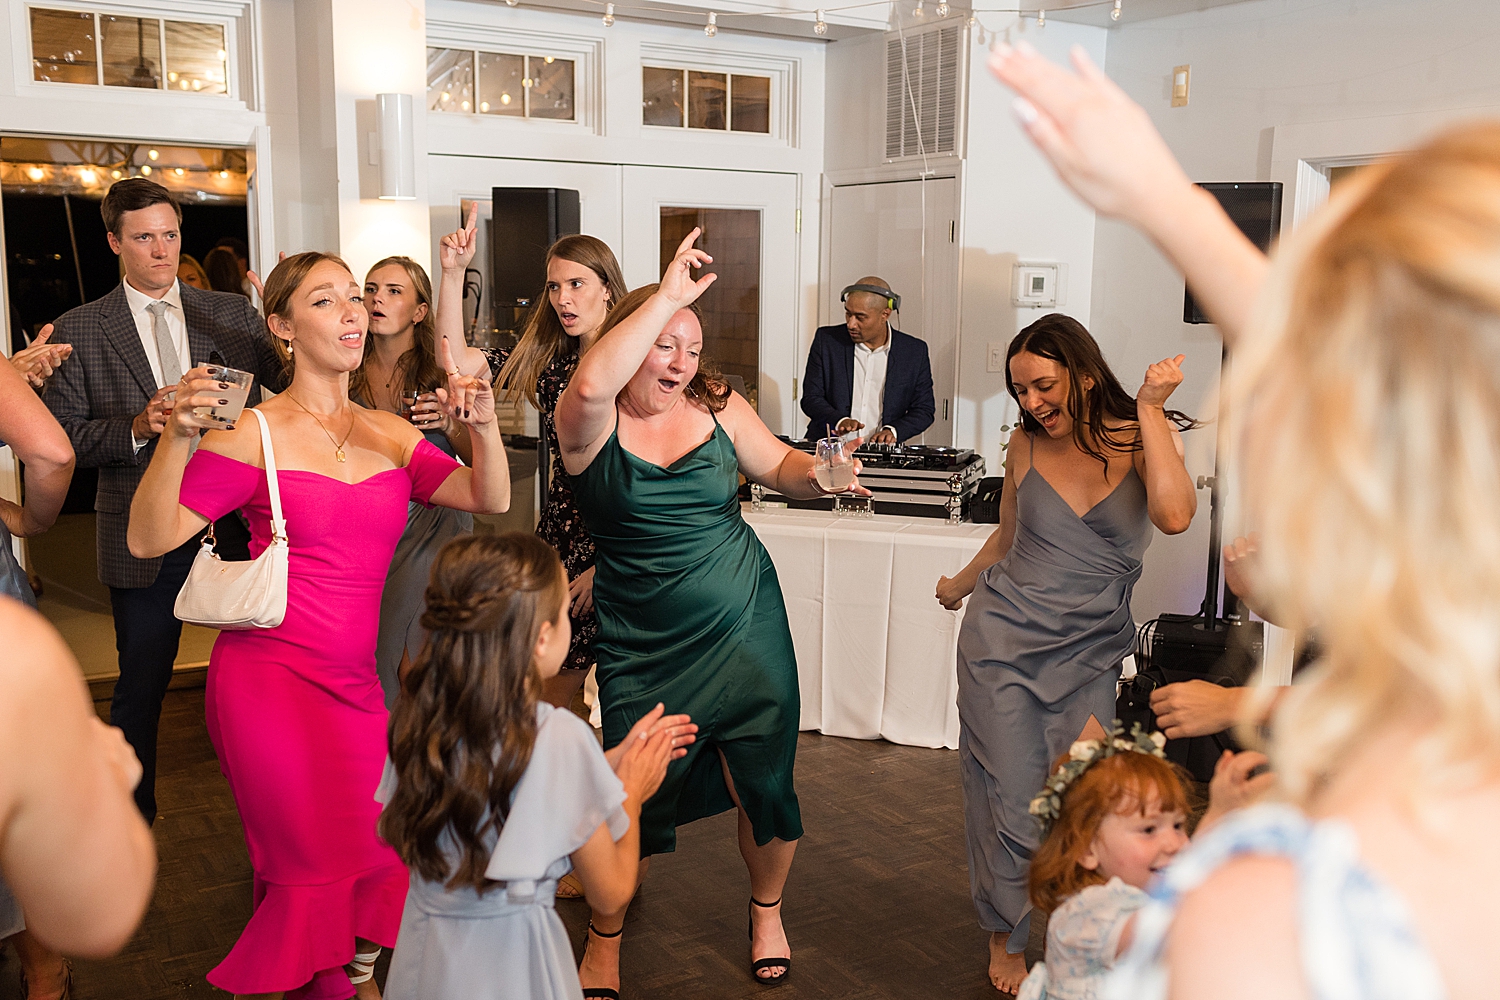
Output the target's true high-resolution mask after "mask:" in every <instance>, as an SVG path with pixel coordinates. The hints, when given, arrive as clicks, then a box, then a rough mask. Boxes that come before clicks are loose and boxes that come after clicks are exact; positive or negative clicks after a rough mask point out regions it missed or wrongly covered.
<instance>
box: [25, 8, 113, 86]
mask: <svg viewBox="0 0 1500 1000" xmlns="http://www.w3.org/2000/svg"><path fill="white" fill-rule="evenodd" d="M31 78H32V79H33V80H40V81H43V82H45V83H94V84H97V83H98V82H99V62H98V56H97V53H96V51H95V48H94V15H93V14H88V13H80V12H78V11H72V10H44V9H42V8H40V7H33V8H32V9H31Z"/></svg>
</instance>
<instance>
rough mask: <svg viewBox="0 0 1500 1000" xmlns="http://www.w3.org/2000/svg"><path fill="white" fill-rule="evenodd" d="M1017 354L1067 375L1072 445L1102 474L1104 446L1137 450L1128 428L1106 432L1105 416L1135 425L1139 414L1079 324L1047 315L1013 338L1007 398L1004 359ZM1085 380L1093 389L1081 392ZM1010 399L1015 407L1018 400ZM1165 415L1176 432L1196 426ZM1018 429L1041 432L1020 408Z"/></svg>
mask: <svg viewBox="0 0 1500 1000" xmlns="http://www.w3.org/2000/svg"><path fill="white" fill-rule="evenodd" d="M1022 351H1025V352H1026V353H1028V354H1035V355H1036V356H1037V357H1040V358H1047V359H1049V360H1051V361H1056V362H1057V363H1058V364H1059V365H1061V366H1062V367H1063V369H1064V370H1065V371H1067V373H1068V416H1069V417H1071V418H1072V420H1073V441H1074V443H1075V444H1077V445H1078V449H1079V450H1080V451H1082V452H1083V453H1084V454H1085V455H1092V456H1093V457H1095V458H1097V459H1098V460H1099V461H1100V462H1103V463H1104V469H1105V475H1108V474H1109V458H1108V456H1107V455H1105V449H1106V448H1107V449H1109V450H1110V451H1124V452H1132V451H1140V450H1141V447H1142V445H1141V441H1140V438H1139V436H1137V435H1136V434H1135V433H1134V431H1133V430H1130V429H1127V428H1123V427H1122V428H1118V429H1111V428H1110V427H1109V425H1108V424H1107V423H1106V417H1113V418H1115V419H1116V420H1128V421H1130V422H1131V423H1137V422H1139V420H1140V416H1139V414H1138V413H1137V412H1136V405H1135V397H1134V396H1132V395H1130V393H1128V392H1126V391H1125V388H1124V386H1122V385H1120V380H1119V379H1117V378H1115V373H1114V372H1113V371H1111V370H1110V367H1109V362H1107V361H1105V360H1104V352H1103V351H1101V350H1099V343H1098V341H1096V340H1094V338H1093V336H1092V335H1090V334H1089V332H1088V330H1086V329H1084V327H1083V324H1082V323H1080V322H1078V321H1077V320H1076V319H1074V318H1073V317H1071V316H1065V315H1063V314H1062V313H1049V314H1048V315H1046V316H1043V317H1042V318H1041V319H1039V320H1037V321H1036V322H1035V323H1033V324H1031V325H1030V326H1028V327H1027V328H1026V329H1024V330H1022V331H1021V332H1020V333H1018V334H1016V336H1015V339H1014V340H1012V341H1011V342H1010V347H1009V349H1007V350H1006V352H1005V390H1006V391H1007V392H1009V393H1010V398H1011V399H1016V384H1015V381H1014V380H1013V379H1012V378H1011V375H1010V359H1011V358H1013V357H1015V356H1016V355H1017V354H1020V353H1021V352H1022ZM1085 378H1087V379H1089V380H1091V381H1092V382H1093V383H1094V385H1093V388H1090V389H1085V388H1084V379H1085ZM1016 401H1017V404H1018V405H1019V403H1020V400H1016ZM1166 414H1167V419H1168V420H1170V421H1171V422H1172V423H1174V424H1176V425H1177V428H1178V430H1184V431H1187V430H1192V429H1193V428H1194V427H1200V426H1202V425H1201V424H1199V423H1198V421H1196V420H1194V419H1193V418H1192V417H1189V416H1188V415H1187V414H1185V413H1182V412H1180V411H1178V410H1167V411H1166ZM1021 426H1022V427H1023V428H1024V429H1025V430H1026V433H1028V434H1033V435H1035V434H1041V433H1043V431H1042V425H1041V424H1039V423H1037V420H1036V418H1035V417H1033V416H1032V415H1031V414H1030V413H1029V412H1027V410H1026V408H1025V407H1024V406H1023V407H1021ZM1101 444H1102V445H1103V447H1100V445H1101Z"/></svg>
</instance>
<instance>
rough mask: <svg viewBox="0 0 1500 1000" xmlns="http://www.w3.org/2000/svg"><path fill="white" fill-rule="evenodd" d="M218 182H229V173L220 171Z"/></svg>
mask: <svg viewBox="0 0 1500 1000" xmlns="http://www.w3.org/2000/svg"><path fill="white" fill-rule="evenodd" d="M219 180H221V181H227V180H229V171H227V170H220V171H219Z"/></svg>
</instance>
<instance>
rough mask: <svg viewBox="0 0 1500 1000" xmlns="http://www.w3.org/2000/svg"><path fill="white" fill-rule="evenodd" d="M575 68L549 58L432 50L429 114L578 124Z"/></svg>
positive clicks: (568, 61) (569, 61)
mask: <svg viewBox="0 0 1500 1000" xmlns="http://www.w3.org/2000/svg"><path fill="white" fill-rule="evenodd" d="M574 69H575V67H574V64H573V60H572V59H560V58H557V57H556V56H549V55H541V56H538V55H529V54H515V53H508V52H483V51H479V50H476V49H452V48H432V47H429V48H428V49H427V110H428V111H446V112H452V113H455V114H470V115H474V114H477V115H504V116H507V117H511V118H549V119H552V120H554V121H573V120H574V117H575V111H574V101H573V93H574Z"/></svg>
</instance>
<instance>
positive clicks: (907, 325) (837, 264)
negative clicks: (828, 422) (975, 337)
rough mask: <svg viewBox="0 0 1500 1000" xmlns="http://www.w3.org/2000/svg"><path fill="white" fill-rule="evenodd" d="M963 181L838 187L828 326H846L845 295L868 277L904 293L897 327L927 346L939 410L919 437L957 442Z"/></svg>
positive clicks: (828, 282) (825, 281) (835, 191)
mask: <svg viewBox="0 0 1500 1000" xmlns="http://www.w3.org/2000/svg"><path fill="white" fill-rule="evenodd" d="M957 197H958V182H957V181H956V180H954V179H953V178H951V177H940V178H936V179H933V180H927V181H894V182H887V183H882V184H841V185H838V186H836V187H835V188H834V189H833V210H832V212H831V217H830V226H829V230H830V231H829V232H828V234H827V235H826V237H825V238H826V239H827V240H828V243H827V246H828V247H829V254H828V273H827V274H825V275H824V276H823V284H824V295H825V300H824V309H825V311H824V313H823V315H824V316H825V317H827V318H826V320H825V322H828V323H840V322H842V321H843V318H844V306H843V304H842V303H841V302H840V301H839V293H840V291H841V290H842V289H844V288H845V287H846V286H848V285H852V284H853V283H854V282H856V281H858V280H859V279H860V278H862V277H865V276H866V275H870V276H878V277H881V278H884V279H885V280H886V283H887V284H889V285H890V286H891V288H892V290H894V291H895V292H896V293H897V294H899V295H900V296H901V312H900V315H898V316H892V317H891V325H892V326H894V327H896V329H898V330H900V331H902V332H903V333H909V334H911V335H912V336H914V337H920V338H921V339H923V340H925V341H926V342H927V352H928V355H929V357H930V359H931V361H932V393H933V397H934V399H935V402H936V404H937V412H936V414H935V416H934V418H933V422H932V426H931V427H929V428H927V432H926V434H924V435H923V436H922V437H921V438H919V439H918V440H920V441H921V442H922V443H924V444H937V445H951V444H953V416H954V414H953V403H954V400H955V399H957V397H958V392H957V389H958V314H957V306H958V244H957V242H955V240H956V235H957V234H956V231H955V221H954V220H956V219H957V218H958V212H957V209H958V201H957Z"/></svg>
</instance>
